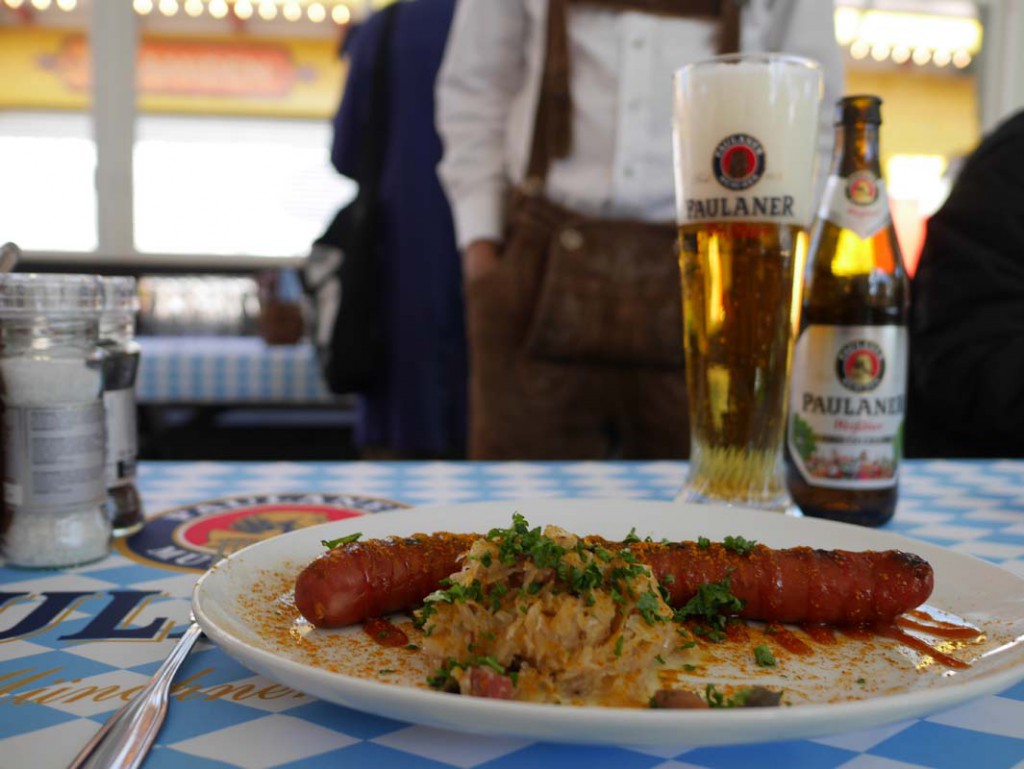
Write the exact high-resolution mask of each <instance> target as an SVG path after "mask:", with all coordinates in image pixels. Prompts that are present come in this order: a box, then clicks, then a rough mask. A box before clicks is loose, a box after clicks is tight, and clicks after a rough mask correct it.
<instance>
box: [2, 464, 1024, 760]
mask: <svg viewBox="0 0 1024 769" xmlns="http://www.w3.org/2000/svg"><path fill="white" fill-rule="evenodd" d="M683 475H684V465H682V464H681V463H675V462H646V463H644V462H641V463H635V462H600V463H598V462H594V463H591V462H583V463H495V464H490V463H460V462H447V463H445V462H440V463H417V462H413V463H367V462H357V463H340V462H339V463H243V462H146V463H143V464H142V466H141V468H140V477H139V485H140V489H141V491H142V494H143V497H144V499H145V503H146V506H147V510H148V512H149V513H150V514H151V515H152V516H153V518H152V520H151V521H150V523H149V524H148V525H147V527H146V529H145V531H144V532H143V534H142V535H141V536H140V538H139V542H142V544H141V545H139V546H138V547H136V550H138V552H135V551H133V550H131V549H130V548H128V549H125V550H124V551H123V552H122V551H120V550H119V551H116V552H115V553H114V554H112V555H111V556H109V557H107V558H106V559H104V560H102V561H100V562H98V563H95V564H92V565H90V566H87V567H81V568H78V569H70V570H63V571H52V572H26V571H18V570H13V569H0V583H2V584H0V590H2V592H0V767H4V768H5V769H7V768H10V769H20V767H33V769H47V768H48V767H62V766H66V764H67V763H68V761H69V760H70V759H71V758H72V757H73V756H74V755H75V754H76V753H77V751H78V750H79V749H80V748H81V746H83V745H84V744H85V743H86V742H87V741H88V739H89V738H90V737H91V736H92V734H93V733H95V731H96V730H97V729H98V728H99V726H100V724H102V723H103V722H104V721H105V720H106V718H107V717H108V716H109V715H110V714H111V713H112V712H113V711H114V710H116V709H117V708H118V707H119V706H120V705H121V704H122V702H123V701H124V700H125V699H127V698H129V697H130V696H131V695H132V693H133V691H135V690H136V687H139V686H141V685H142V684H143V683H145V681H146V680H147V679H148V677H149V676H150V675H151V674H152V673H153V672H154V670H155V669H156V668H157V667H158V666H159V664H160V662H161V661H162V660H163V658H164V657H165V656H166V655H167V653H168V652H169V651H170V649H171V646H172V645H173V642H174V641H173V638H174V636H176V635H178V634H180V633H181V631H182V630H183V629H184V626H185V624H186V623H187V620H188V612H189V595H190V592H191V588H192V586H193V584H194V582H195V579H196V576H197V573H198V572H196V571H189V570H187V568H188V566H189V565H190V562H189V558H190V556H189V554H188V553H187V552H186V550H185V549H182V548H180V547H178V546H179V545H180V544H181V542H180V541H178V542H177V543H176V542H175V541H174V539H173V537H170V536H168V537H167V541H166V542H164V543H160V542H155V541H154V540H152V536H157V535H159V534H160V529H159V527H160V525H163V526H165V528H166V526H167V525H169V524H173V523H174V522H176V521H186V520H188V519H189V518H190V516H195V515H198V514H199V513H203V512H204V511H210V512H211V513H212V512H214V511H217V510H218V509H220V508H218V506H217V505H209V506H206V507H199V506H198V503H200V502H203V501H204V500H217V499H224V498H232V497H236V496H250V497H254V498H256V497H258V495H261V494H268V495H286V494H288V493H290V492H294V493H300V494H323V495H330V494H336V495H345V496H347V497H351V498H352V499H354V500H355V499H358V500H362V504H364V505H366V504H368V505H369V508H370V509H383V508H387V507H389V506H390V505H389V504H388V503H386V502H379V501H377V502H375V501H374V499H377V500H394V501H396V502H401V503H404V504H407V505H412V506H416V505H423V504H431V503H447V502H451V503H454V502H469V501H476V500H483V499H512V498H526V497H538V496H558V497H572V496H591V497H592V496H603V497H636V498H641V497H642V498H653V499H671V498H672V496H673V495H674V494H675V492H676V490H677V488H678V487H679V486H680V484H681V482H682V479H683ZM367 500H369V502H367ZM375 505H376V507H374V506H375ZM168 510H173V511H174V512H172V513H171V514H169V515H159V514H160V513H161V512H162V511H168ZM383 514H386V513H383ZM207 517H208V516H206V515H199V517H198V518H195V520H197V521H200V523H201V522H202V521H203V520H206V518H207ZM888 530H890V531H894V532H899V533H901V534H905V535H907V536H910V537H915V538H919V539H922V540H926V541H929V542H932V543H937V544H940V545H943V546H946V547H949V548H952V549H954V550H956V551H958V552H962V553H969V554H971V555H975V556H980V557H982V558H985V559H988V560H990V561H993V562H995V563H998V564H1000V565H1002V566H1003V567H1005V568H1006V569H1008V570H1010V571H1013V572H1015V573H1017V574H1020V575H1024V462H1009V461H992V462H959V461H957V462H952V461H930V462H923V461H913V462H907V463H906V465H905V474H904V476H903V483H902V497H901V502H900V506H899V508H898V511H897V515H896V518H895V520H894V521H893V522H892V523H891V524H890V525H889V526H888ZM151 535H152V536H151ZM175 536H177V535H175ZM147 537H149V539H147ZM175 548H178V549H177V550H176V549H175ZM191 565H193V566H194V565H195V563H194V562H192V563H191ZM44 610H46V611H48V614H49V616H43V615H44V613H45V611H44ZM172 628H173V631H172ZM175 692H176V696H175V697H174V698H173V699H172V701H171V706H170V712H169V717H168V720H167V722H166V724H165V725H164V728H163V730H162V731H161V733H160V735H159V737H158V739H157V744H156V746H155V747H154V749H153V752H152V753H151V754H150V756H149V758H148V759H147V761H146V763H145V767H146V769H172V768H173V769H178V768H179V767H189V768H195V769H214V767H218V768H221V769H223V768H225V767H260V768H262V767H267V768H270V767H274V768H280V767H296V768H301V769H315V768H317V767H364V766H372V767H374V769H390V768H392V767H394V768H395V769H398V768H399V767H402V768H404V767H414V768H418V767H423V768H424V769H426V768H427V767H436V768H438V769H440V768H443V767H461V768H462V769H478V768H483V767H486V769H502V768H503V767H537V768H539V769H545V768H546V767H551V768H552V769H554V768H555V767H558V769H564V767H567V766H583V767H592V768H593V769H598V768H599V767H622V768H627V769H628V768H629V767H636V768H637V769H647V768H650V769H685V768H691V769H696V768H699V767H703V768H705V769H730V768H731V767H744V766H754V765H756V766H779V767H807V768H808V769H831V768H833V767H849V768H850V769H866V768H867V767H877V769H909V768H910V767H922V766H923V767H937V768H939V769H961V767H984V768H985V769H1002V768H1005V769H1009V768H1010V767H1018V768H1020V767H1024V684H1018V685H1017V686H1015V687H1013V688H1011V689H1009V690H1008V691H1005V692H1002V693H1000V694H999V695H997V696H988V697H984V698H982V699H980V700H976V701H974V702H971V703H969V704H966V705H963V706H960V707H957V708H956V709H954V710H950V711H946V712H943V713H939V714H937V715H934V716H931V717H929V718H925V719H922V720H908V721H903V722H900V723H897V724H892V725H889V726H885V727H881V728H877V729H873V730H870V731H860V732H854V733H845V734H837V735H835V736H832V737H827V738H822V739H814V740H801V741H791V742H781V743H772V744H763V745H751V746H737V747H717V748H694V749H687V748H685V747H679V748H675V749H650V750H647V749H637V748H627V747H612V748H608V747H580V746H567V745H555V744H544V743H533V744H531V743H528V742H523V741H521V740H513V739H505V738H501V739H498V738H487V737H479V736H470V735H462V734H454V733H448V732H443V731H440V730H436V729H430V728H426V727H421V726H415V725H410V724H406V723H402V722H398V721H394V720H389V719H387V718H381V717H378V716H371V715H365V714H362V713H358V712H355V711H352V710H348V709H346V708H343V707H339V706H335V705H330V704H327V703H324V702H320V701H317V700H315V699H313V698H310V697H308V696H306V695H302V694H300V693H297V692H293V691H291V690H285V689H283V687H279V686H275V685H273V684H271V682H269V681H267V680H266V679H263V678H261V677H260V676H257V675H254V674H253V673H251V672H250V671H248V670H246V669H245V668H244V667H242V666H241V665H239V664H238V663H236V662H235V661H233V660H232V659H231V658H229V657H228V656H227V655H225V654H224V653H223V652H221V651H220V650H219V649H218V648H217V647H216V646H214V645H212V644H209V643H204V642H201V644H200V646H199V647H197V650H196V651H194V652H193V654H192V655H191V656H190V657H189V659H188V660H187V661H186V663H185V665H184V666H183V667H182V669H181V671H180V672H179V674H178V677H177V688H176V690H175Z"/></svg>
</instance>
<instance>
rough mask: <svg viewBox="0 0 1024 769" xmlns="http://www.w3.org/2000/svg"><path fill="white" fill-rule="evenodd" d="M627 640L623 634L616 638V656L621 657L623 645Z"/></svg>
mask: <svg viewBox="0 0 1024 769" xmlns="http://www.w3.org/2000/svg"><path fill="white" fill-rule="evenodd" d="M625 642H626V638H625V636H621V635H620V636H619V637H618V638H617V639H615V656H616V657H621V656H622V645H623V644H624V643H625Z"/></svg>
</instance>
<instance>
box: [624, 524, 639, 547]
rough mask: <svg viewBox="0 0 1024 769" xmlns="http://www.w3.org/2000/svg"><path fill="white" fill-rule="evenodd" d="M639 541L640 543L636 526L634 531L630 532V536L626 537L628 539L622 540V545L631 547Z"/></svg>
mask: <svg viewBox="0 0 1024 769" xmlns="http://www.w3.org/2000/svg"><path fill="white" fill-rule="evenodd" d="M639 541H640V537H638V536H637V535H636V526H634V527H633V528H632V529H630V530H629V534H627V535H626V538H625V539H624V540H622V544H624V545H631V544H633V543H634V542H639Z"/></svg>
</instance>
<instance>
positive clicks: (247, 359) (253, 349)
mask: <svg viewBox="0 0 1024 769" xmlns="http://www.w3.org/2000/svg"><path fill="white" fill-rule="evenodd" d="M138 341H139V346H140V347H141V349H142V355H141V360H140V364H139V374H138V378H137V380H136V387H135V391H136V397H137V399H138V401H139V403H192V404H195V403H206V404H223V403H231V404H239V403H275V404H290V405H294V404H301V403H307V404H329V403H332V402H336V401H337V396H335V395H332V394H331V393H330V392H328V391H327V389H326V388H325V387H324V385H323V381H322V380H321V378H320V370H319V368H318V366H317V361H316V352H315V350H314V348H313V345H312V344H310V343H309V342H308V341H306V340H303V341H301V342H299V343H297V344H289V345H268V344H267V343H266V342H264V341H263V340H262V339H260V338H258V337H244V336H210V337H196V336H146V337H139V339H138Z"/></svg>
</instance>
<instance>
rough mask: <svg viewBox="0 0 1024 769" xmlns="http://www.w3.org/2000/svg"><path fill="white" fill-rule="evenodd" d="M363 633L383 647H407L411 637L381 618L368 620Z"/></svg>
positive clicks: (364, 624)
mask: <svg viewBox="0 0 1024 769" xmlns="http://www.w3.org/2000/svg"><path fill="white" fill-rule="evenodd" d="M363 631H364V632H366V634H367V635H368V636H370V638H372V639H373V640H374V641H376V642H377V643H379V644H380V645H381V646H389V647H392V646H405V645H406V644H408V643H409V636H407V635H406V634H405V631H404V630H402V629H401V628H399V627H397V626H396V625H394V624H392V623H391V622H388V620H386V619H380V618H379V617H375V618H374V619H368V620H366V622H364V623H363Z"/></svg>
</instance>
